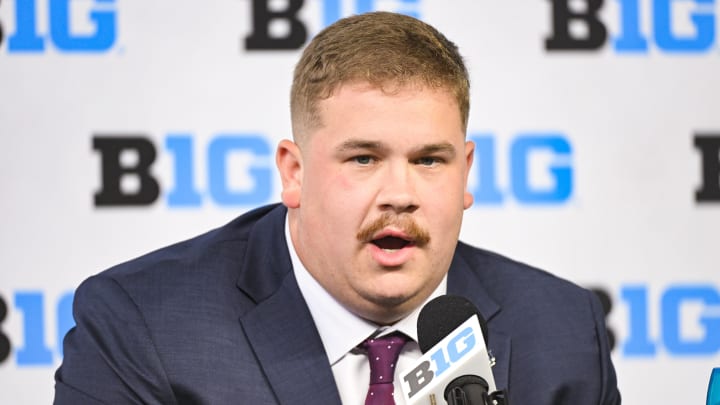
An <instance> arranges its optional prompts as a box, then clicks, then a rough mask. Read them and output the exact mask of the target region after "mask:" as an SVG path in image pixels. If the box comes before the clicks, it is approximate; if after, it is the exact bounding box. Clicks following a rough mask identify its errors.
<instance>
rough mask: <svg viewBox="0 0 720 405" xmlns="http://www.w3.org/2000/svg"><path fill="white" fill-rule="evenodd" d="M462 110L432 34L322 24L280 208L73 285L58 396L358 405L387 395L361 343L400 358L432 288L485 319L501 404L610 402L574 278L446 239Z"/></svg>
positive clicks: (596, 326)
mask: <svg viewBox="0 0 720 405" xmlns="http://www.w3.org/2000/svg"><path fill="white" fill-rule="evenodd" d="M468 112H469V81H468V74H467V71H466V69H465V66H464V64H463V61H462V58H461V57H460V55H459V54H458V51H457V48H456V47H455V45H454V44H453V43H452V42H450V41H448V40H447V39H446V38H445V37H444V36H443V35H442V34H440V33H439V32H437V31H436V30H435V29H434V28H432V27H430V26H428V25H426V24H424V23H422V22H420V21H418V20H415V19H413V18H410V17H407V16H402V15H398V14H391V13H371V14H365V15H361V16H354V17H350V18H347V19H343V20H340V21H338V22H337V23H335V24H333V25H332V26H330V27H328V28H327V29H326V30H324V31H323V32H321V33H320V34H318V35H317V37H316V38H314V39H313V40H312V42H311V43H310V44H309V45H308V47H307V48H306V50H305V52H304V53H303V55H302V57H301V60H300V61H299V63H298V65H297V67H296V70H295V75H294V81H293V87H292V92H291V113H292V126H293V138H294V142H291V141H288V140H285V141H282V142H281V143H280V144H279V146H278V150H277V159H276V161H277V166H278V169H279V171H280V174H281V178H282V185H283V191H282V202H283V205H272V206H267V207H261V208H259V209H256V210H254V211H252V212H249V213H247V214H245V215H243V216H241V217H239V218H237V219H236V220H235V221H233V222H231V223H230V224H228V225H226V226H224V227H222V228H219V229H217V230H214V231H211V232H209V233H207V234H205V235H202V236H199V237H197V238H194V239H191V240H189V241H185V242H182V243H179V244H177V245H174V246H170V247H168V248H164V249H161V250H158V251H156V252H154V253H151V254H149V255H146V256H143V257H140V258H138V259H135V260H133V261H130V262H127V263H124V264H121V265H119V266H117V267H115V268H112V269H110V270H108V271H106V272H103V273H101V274H99V275H97V276H94V277H91V278H90V279H88V280H87V281H86V282H84V283H83V285H82V286H80V287H79V288H78V290H77V293H76V295H75V308H74V316H75V320H76V322H77V326H76V327H75V328H74V329H73V330H71V331H70V332H69V333H68V335H67V337H66V339H65V349H64V353H65V359H64V361H63V364H62V366H61V367H60V368H59V370H58V371H57V374H56V403H60V404H71V403H72V404H76V403H113V404H117V403H160V404H172V403H204V404H225V403H248V404H271V403H280V404H308V403H313V404H336V403H341V402H342V403H344V404H362V403H363V401H365V398H366V397H367V401H368V402H366V403H372V402H370V401H372V400H373V397H374V396H375V394H376V391H375V389H376V388H377V387H379V386H382V387H383V390H385V391H386V392H384V393H383V394H382V395H389V396H388V397H387V398H388V399H384V400H380V401H379V402H377V403H385V404H387V403H392V401H393V400H392V395H393V392H392V391H393V390H394V391H395V395H394V396H395V398H398V401H397V402H400V397H401V396H400V395H399V394H398V392H399V391H398V387H399V385H400V381H395V383H394V384H390V385H388V384H387V383H385V384H384V385H382V384H380V385H376V384H375V382H373V385H372V386H371V385H369V384H370V382H371V374H373V380H375V379H376V378H377V376H376V375H375V374H377V371H376V369H375V368H374V367H375V366H374V365H371V363H372V360H373V359H372V357H373V356H374V355H371V356H370V357H371V358H369V357H368V353H372V350H373V349H372V343H373V342H375V341H376V340H378V341H380V340H381V339H386V338H388V336H389V338H392V339H399V340H398V341H397V342H398V343H397V344H398V346H397V347H398V351H399V354H397V356H399V358H397V359H395V360H393V361H392V364H391V366H392V367H394V366H395V365H396V363H397V367H394V369H396V370H401V371H403V370H404V369H405V368H407V366H409V365H411V364H412V363H413V360H415V359H417V358H419V356H420V355H421V353H420V351H419V348H418V345H417V342H416V340H417V332H416V330H415V322H416V320H417V317H418V312H419V310H420V308H421V307H422V306H423V305H424V303H426V302H427V301H429V300H430V299H431V298H433V297H435V296H438V295H442V294H445V293H450V294H456V295H461V296H464V297H466V298H468V299H469V300H471V301H472V302H473V303H474V304H475V305H476V306H477V307H478V309H479V311H480V312H481V313H482V315H483V316H484V317H485V318H486V319H487V320H488V329H489V335H490V336H489V349H490V350H491V351H492V353H493V356H494V357H495V361H496V364H495V365H494V367H493V374H494V378H495V381H496V384H497V386H498V387H500V388H506V389H507V390H508V391H509V399H510V401H511V402H512V403H513V404H533V405H538V404H573V405H574V404H617V403H620V397H619V394H618V390H617V387H616V379H615V373H614V370H613V366H612V363H611V360H610V356H609V348H608V343H607V336H606V330H605V326H604V323H603V313H602V310H601V308H600V305H599V303H598V301H597V299H596V298H594V296H593V295H592V294H591V293H590V292H588V291H586V290H583V289H581V288H579V287H577V286H574V285H572V284H570V283H568V282H566V281H563V280H560V279H557V278H555V277H553V276H551V275H549V274H548V273H544V272H542V271H540V270H536V269H532V268H529V267H527V266H525V265H523V264H520V263H517V262H514V261H512V260H510V259H507V258H504V257H501V256H498V255H496V254H493V253H490V252H487V251H483V250H480V249H476V248H473V247H470V246H468V245H465V244H463V243H461V242H458V236H459V232H460V225H461V220H462V214H463V211H464V209H467V208H468V207H470V205H471V204H472V197H471V195H470V194H469V193H468V192H467V189H466V188H467V180H468V173H469V170H470V166H471V164H472V157H473V148H474V145H473V144H472V142H468V141H466V140H465V131H466V126H467V120H468ZM383 341H384V340H383ZM393 344H394V343H393ZM388 347H390V346H388ZM371 370H372V371H371ZM392 374H393V372H392V371H391V372H390V375H388V376H386V379H387V378H392V377H393V375H392ZM395 377H397V373H395ZM397 380H399V379H397ZM378 389H379V388H378ZM388 390H389V391H388ZM377 393H379V391H377ZM378 395H379V394H378Z"/></svg>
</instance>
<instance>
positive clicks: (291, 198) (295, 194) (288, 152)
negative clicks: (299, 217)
mask: <svg viewBox="0 0 720 405" xmlns="http://www.w3.org/2000/svg"><path fill="white" fill-rule="evenodd" d="M275 164H276V165H277V168H278V171H279V172H280V179H281V180H282V193H281V194H280V196H281V198H282V202H283V204H285V206H286V207H288V208H297V207H299V206H300V190H301V188H302V156H301V155H300V148H298V146H297V144H295V142H292V141H289V140H287V139H283V140H282V141H280V143H279V144H278V147H277V153H276V154H275Z"/></svg>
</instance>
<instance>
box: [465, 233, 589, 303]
mask: <svg viewBox="0 0 720 405" xmlns="http://www.w3.org/2000/svg"><path fill="white" fill-rule="evenodd" d="M457 250H458V253H459V254H460V256H461V257H462V258H463V259H464V260H465V261H466V262H467V263H468V264H469V265H470V268H471V270H472V271H473V272H475V273H476V274H478V275H479V276H480V277H481V278H483V279H489V281H491V282H492V285H493V286H498V285H501V286H503V288H514V287H523V288H524V287H525V286H526V285H527V284H531V285H536V286H539V287H542V288H554V289H561V290H563V291H568V292H570V291H579V292H582V291H586V290H585V289H583V288H582V287H580V286H578V285H577V284H575V283H573V282H571V281H569V280H566V279H564V278H561V277H558V276H556V275H554V274H552V273H550V272H548V271H546V270H543V269H540V268H537V267H534V266H532V265H529V264H526V263H523V262H520V261H517V260H514V259H512V258H509V257H507V256H503V255H501V254H499V253H495V252H492V251H489V250H485V249H481V248H477V247H474V246H470V245H468V244H466V243H463V242H460V243H458V248H457Z"/></svg>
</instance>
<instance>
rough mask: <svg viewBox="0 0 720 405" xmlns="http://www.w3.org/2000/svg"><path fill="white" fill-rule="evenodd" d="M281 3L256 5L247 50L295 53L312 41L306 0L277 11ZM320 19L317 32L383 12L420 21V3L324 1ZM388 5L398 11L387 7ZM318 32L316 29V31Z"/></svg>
mask: <svg viewBox="0 0 720 405" xmlns="http://www.w3.org/2000/svg"><path fill="white" fill-rule="evenodd" d="M278 3H279V2H276V1H271V0H253V1H252V11H251V14H252V32H251V33H250V35H248V36H247V37H245V44H244V45H245V49H247V50H252V51H257V50H291V49H300V48H301V47H302V46H303V45H304V44H305V42H306V41H307V40H308V37H310V36H312V33H311V32H310V31H311V30H308V22H307V21H303V20H301V18H300V14H301V11H302V10H303V7H304V6H305V1H304V0H287V1H285V2H284V5H285V6H284V7H277V4H278ZM315 3H319V8H320V16H319V27H317V31H320V30H321V29H322V28H324V27H327V26H328V25H330V24H332V23H334V22H335V21H337V20H339V19H340V18H341V17H343V16H348V15H352V14H362V13H367V12H370V11H376V10H379V9H380V7H379V4H377V3H384V4H383V5H384V6H385V7H383V8H382V9H383V10H385V11H394V12H398V13H402V14H407V15H409V16H412V17H415V18H420V13H419V9H420V3H421V1H420V0H395V1H379V0H321V1H316V2H315ZM387 3H390V4H393V5H394V7H392V6H391V7H389V8H388V7H387ZM313 28H315V27H313Z"/></svg>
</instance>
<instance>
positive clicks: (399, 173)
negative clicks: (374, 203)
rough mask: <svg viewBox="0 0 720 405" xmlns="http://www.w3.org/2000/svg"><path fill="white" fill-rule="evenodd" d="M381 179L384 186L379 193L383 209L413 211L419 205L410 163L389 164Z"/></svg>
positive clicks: (379, 200) (398, 211)
mask: <svg viewBox="0 0 720 405" xmlns="http://www.w3.org/2000/svg"><path fill="white" fill-rule="evenodd" d="M383 176H384V178H383V179H381V182H382V183H383V184H382V187H381V191H380V193H379V194H378V205H379V206H380V209H381V210H383V211H390V210H391V211H395V213H397V214H400V213H411V212H413V211H415V210H417V208H418V207H419V203H420V202H419V200H418V197H417V193H416V189H415V181H416V179H415V178H414V173H413V171H412V167H411V165H410V163H408V162H404V163H399V162H397V163H392V164H390V165H388V166H387V170H386V171H385V173H383Z"/></svg>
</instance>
